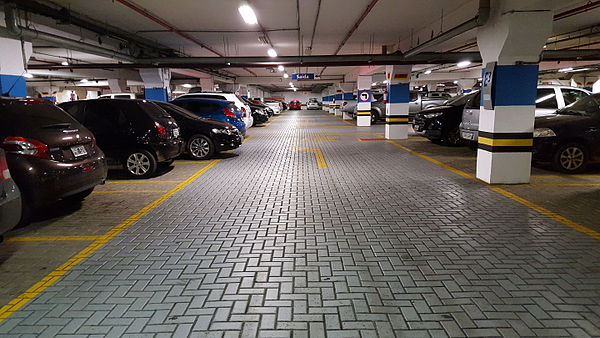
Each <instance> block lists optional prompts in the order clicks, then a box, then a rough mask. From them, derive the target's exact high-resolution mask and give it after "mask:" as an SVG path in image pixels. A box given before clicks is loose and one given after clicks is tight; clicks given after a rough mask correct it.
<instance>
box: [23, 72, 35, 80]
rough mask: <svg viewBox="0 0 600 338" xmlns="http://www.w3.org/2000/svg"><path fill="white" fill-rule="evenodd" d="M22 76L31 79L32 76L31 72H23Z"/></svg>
mask: <svg viewBox="0 0 600 338" xmlns="http://www.w3.org/2000/svg"><path fill="white" fill-rule="evenodd" d="M23 77H26V78H28V79H31V78H32V77H33V74H31V73H25V74H23Z"/></svg>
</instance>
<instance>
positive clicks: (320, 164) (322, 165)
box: [296, 147, 327, 169]
mask: <svg viewBox="0 0 600 338" xmlns="http://www.w3.org/2000/svg"><path fill="white" fill-rule="evenodd" d="M296 149H298V150H301V151H308V152H311V153H313V154H315V158H316V160H317V168H319V169H326V168H327V161H325V156H323V152H322V151H321V149H315V148H302V147H296Z"/></svg>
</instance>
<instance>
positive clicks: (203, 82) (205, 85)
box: [200, 77, 215, 92]
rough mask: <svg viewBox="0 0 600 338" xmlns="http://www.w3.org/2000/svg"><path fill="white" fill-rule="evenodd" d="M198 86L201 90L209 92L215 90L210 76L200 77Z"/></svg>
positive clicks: (213, 81)
mask: <svg viewBox="0 0 600 338" xmlns="http://www.w3.org/2000/svg"><path fill="white" fill-rule="evenodd" d="M200 87H202V91H205V92H211V91H213V90H215V80H214V79H213V78H212V77H201V78H200Z"/></svg>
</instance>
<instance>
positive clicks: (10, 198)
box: [0, 149, 21, 237]
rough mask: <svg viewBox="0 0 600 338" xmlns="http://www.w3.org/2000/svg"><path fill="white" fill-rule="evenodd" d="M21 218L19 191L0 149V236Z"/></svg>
mask: <svg viewBox="0 0 600 338" xmlns="http://www.w3.org/2000/svg"><path fill="white" fill-rule="evenodd" d="M20 220H21V193H20V192H19V188H17V185H16V184H15V181H13V179H12V178H11V176H10V170H8V164H7V163H6V157H5V155H4V150H2V149H0V237H2V234H4V233H6V232H7V231H10V230H11V229H12V228H14V227H15V226H16V225H17V224H18V223H19V221H20Z"/></svg>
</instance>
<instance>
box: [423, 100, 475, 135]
mask: <svg viewBox="0 0 600 338" xmlns="http://www.w3.org/2000/svg"><path fill="white" fill-rule="evenodd" d="M469 104H473V105H477V107H479V92H475V93H470V94H466V95H459V96H456V97H454V98H453V99H450V100H449V101H448V102H446V104H445V105H443V106H438V107H432V108H428V109H425V110H421V111H420V112H418V113H417V114H415V119H414V122H413V123H414V125H413V128H414V129H415V131H417V132H423V133H424V135H425V137H427V138H428V139H429V140H431V142H433V143H438V144H445V145H449V146H457V145H460V144H462V140H461V138H460V130H459V128H458V127H459V125H460V122H461V120H462V111H463V109H464V107H465V106H466V105H469Z"/></svg>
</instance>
